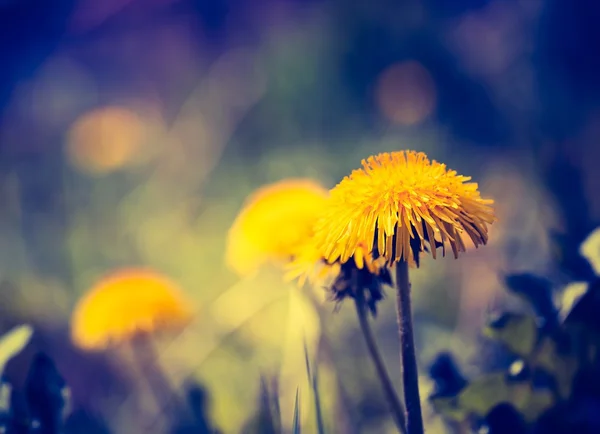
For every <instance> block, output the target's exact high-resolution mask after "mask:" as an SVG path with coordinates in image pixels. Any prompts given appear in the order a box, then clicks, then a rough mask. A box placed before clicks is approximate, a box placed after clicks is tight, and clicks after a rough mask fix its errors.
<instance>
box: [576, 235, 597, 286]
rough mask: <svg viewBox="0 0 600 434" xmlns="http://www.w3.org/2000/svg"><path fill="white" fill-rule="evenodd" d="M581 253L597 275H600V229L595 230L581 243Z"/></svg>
mask: <svg viewBox="0 0 600 434" xmlns="http://www.w3.org/2000/svg"><path fill="white" fill-rule="evenodd" d="M579 253H580V254H581V256H583V257H584V258H585V259H587V260H588V262H589V263H590V265H591V266H592V268H593V269H594V271H595V272H596V274H598V275H600V228H597V229H595V230H594V231H593V232H592V233H591V234H590V235H588V237H587V238H586V239H585V241H584V242H583V243H581V245H580V246H579Z"/></svg>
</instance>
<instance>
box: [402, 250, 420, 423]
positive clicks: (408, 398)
mask: <svg viewBox="0 0 600 434" xmlns="http://www.w3.org/2000/svg"><path fill="white" fill-rule="evenodd" d="M410 286H411V285H410V281H409V278H408V262H406V261H404V260H400V261H398V262H397V264H396V301H397V303H396V308H397V310H396V313H397V314H398V332H399V335H400V360H401V362H402V380H403V383H404V401H405V403H406V420H407V424H406V431H407V432H408V434H423V432H424V429H423V416H422V415H421V397H420V395H419V372H418V370H417V357H416V351H415V341H414V335H413V323H412V312H411V306H410Z"/></svg>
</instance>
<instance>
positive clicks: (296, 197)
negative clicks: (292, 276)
mask: <svg viewBox="0 0 600 434" xmlns="http://www.w3.org/2000/svg"><path fill="white" fill-rule="evenodd" d="M327 196H328V193H327V190H326V189H325V188H323V187H322V186H321V185H319V184H318V183H317V182H315V181H312V180H309V179H286V180H283V181H279V182H276V183H274V184H270V185H267V186H265V187H262V188H260V189H258V190H257V191H256V192H255V193H254V194H253V195H251V196H250V197H249V198H248V200H247V201H246V204H245V205H244V207H243V209H242V211H241V212H240V213H239V215H238V216H237V218H236V219H235V221H234V223H233V225H232V227H231V229H230V230H229V234H228V237H227V248H226V257H225V260H226V263H227V265H228V266H229V267H230V268H231V269H233V270H234V271H236V272H237V273H238V274H240V275H248V274H250V273H252V272H254V271H256V270H257V269H259V268H260V267H261V266H263V265H266V264H268V263H277V264H287V263H288V262H289V261H290V260H291V259H293V258H294V257H296V256H298V255H299V254H300V252H302V251H303V249H304V247H305V245H306V240H308V239H310V238H312V235H313V230H314V223H315V220H316V218H317V216H318V215H319V212H320V211H321V209H322V208H323V206H324V204H325V201H326V200H327Z"/></svg>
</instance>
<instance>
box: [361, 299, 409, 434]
mask: <svg viewBox="0 0 600 434" xmlns="http://www.w3.org/2000/svg"><path fill="white" fill-rule="evenodd" d="M354 302H355V305H356V313H357V314H358V322H359V323H360V329H361V331H362V334H363V336H364V338H365V343H366V344H367V349H368V350H369V355H370V356H371V359H372V360H373V364H374V365H375V370H376V371H377V376H378V377H379V380H380V381H381V386H382V387H383V391H384V393H385V396H386V398H387V401H388V404H389V405H390V411H391V412H392V417H393V418H394V421H395V422H396V426H397V427H398V430H399V431H400V432H401V433H402V434H407V433H406V420H405V418H404V413H405V411H404V407H403V406H402V403H401V402H400V399H399V398H398V395H397V394H396V390H395V389H394V385H393V384H392V380H391V379H390V375H389V374H388V372H387V370H386V368H385V365H384V363H383V357H382V356H381V353H380V352H379V348H378V346H377V342H376V341H375V335H374V334H373V331H372V330H371V326H370V324H369V319H368V317H367V315H368V311H367V306H366V304H365V300H364V297H363V295H362V292H361V291H359V292H358V294H357V295H356V298H354Z"/></svg>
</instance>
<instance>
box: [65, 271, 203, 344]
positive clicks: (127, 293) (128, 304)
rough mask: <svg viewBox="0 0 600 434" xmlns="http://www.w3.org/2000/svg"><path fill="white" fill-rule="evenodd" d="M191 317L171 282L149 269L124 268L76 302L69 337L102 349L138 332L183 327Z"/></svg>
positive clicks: (177, 290)
mask: <svg viewBox="0 0 600 434" xmlns="http://www.w3.org/2000/svg"><path fill="white" fill-rule="evenodd" d="M191 317H192V312H191V310H190V308H189V304H188V303H187V302H186V300H185V299H184V298H183V295H182V294H181V293H180V291H179V288H178V287H177V286H176V285H175V284H174V283H173V282H171V281H169V280H168V279H167V278H166V277H164V276H162V275H160V274H158V273H155V272H153V271H150V270H144V269H124V270H120V271H117V272H114V273H112V274H110V275H108V276H106V277H105V278H103V279H102V280H100V281H99V282H98V283H97V284H96V285H95V286H94V287H93V288H92V289H91V290H90V291H88V292H87V293H86V294H85V295H84V296H83V297H82V298H81V300H80V301H79V302H78V303H77V306H76V307H75V310H74V312H73V316H72V321H71V336H72V338H73V341H74V342H75V343H76V344H77V345H78V346H79V347H81V348H85V349H103V348H105V347H106V346H108V345H109V344H110V343H118V342H121V341H125V340H129V339H131V338H133V337H134V336H135V335H136V334H138V333H153V332H157V331H159V330H165V329H171V328H179V327H182V326H184V325H185V324H187V323H188V322H189V321H190V319H191Z"/></svg>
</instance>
